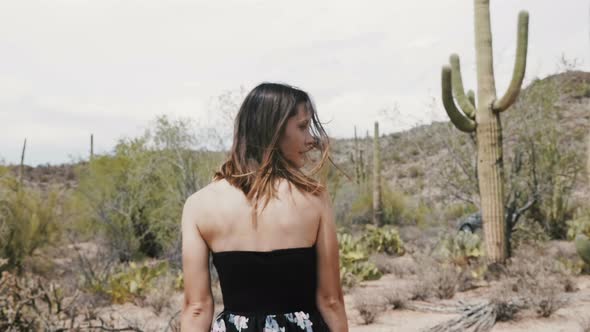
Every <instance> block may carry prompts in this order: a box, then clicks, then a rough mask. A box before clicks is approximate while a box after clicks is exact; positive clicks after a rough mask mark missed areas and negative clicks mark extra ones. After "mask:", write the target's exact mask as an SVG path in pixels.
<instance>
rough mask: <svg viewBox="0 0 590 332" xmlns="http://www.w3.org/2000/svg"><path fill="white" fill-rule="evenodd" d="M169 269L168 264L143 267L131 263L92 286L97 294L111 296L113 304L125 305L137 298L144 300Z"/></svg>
mask: <svg viewBox="0 0 590 332" xmlns="http://www.w3.org/2000/svg"><path fill="white" fill-rule="evenodd" d="M167 269H168V264H167V263H166V262H161V263H158V264H157V265H155V266H149V265H148V264H143V265H141V266H139V265H137V264H136V263H134V262H131V263H130V264H129V266H127V267H125V268H123V269H122V270H121V271H119V272H117V273H115V274H113V275H111V276H109V277H108V278H107V280H106V281H105V282H104V283H95V284H92V285H90V289H91V290H92V291H94V292H97V293H103V294H107V295H109V296H110V298H111V301H112V302H113V303H125V302H129V301H132V300H134V299H136V298H143V297H144V296H145V295H146V294H147V292H148V291H149V290H150V287H152V284H153V282H154V280H155V279H156V278H157V277H159V276H160V275H162V274H163V273H164V272H166V270H167Z"/></svg>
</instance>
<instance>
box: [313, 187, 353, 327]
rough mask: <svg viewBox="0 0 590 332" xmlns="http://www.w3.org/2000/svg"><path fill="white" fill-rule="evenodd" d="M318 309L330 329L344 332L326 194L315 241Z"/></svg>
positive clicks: (333, 231)
mask: <svg viewBox="0 0 590 332" xmlns="http://www.w3.org/2000/svg"><path fill="white" fill-rule="evenodd" d="M316 250H317V257H318V260H317V270H318V289H317V293H316V302H317V305H318V309H319V311H320V313H321V314H322V317H323V318H324V321H325V322H326V323H327V324H328V327H329V328H330V331H331V332H348V320H347V318H346V310H345V308H344V295H343V292H342V286H341V284H340V263H339V254H338V239H337V237H336V223H335V221H334V212H333V209H332V202H331V200H330V195H329V194H328V193H327V192H325V193H324V194H322V196H321V217H320V227H319V230H318V237H317V242H316Z"/></svg>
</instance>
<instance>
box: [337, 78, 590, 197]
mask: <svg viewBox="0 0 590 332" xmlns="http://www.w3.org/2000/svg"><path fill="white" fill-rule="evenodd" d="M440 107H442V105H440ZM543 125H555V128H556V133H557V139H556V141H557V142H558V144H559V149H564V150H567V151H572V152H573V153H575V154H576V155H577V157H578V158H579V159H580V160H582V161H581V163H582V164H584V161H583V160H585V159H586V156H585V154H586V148H585V137H586V136H587V135H589V134H590V73H588V72H580V71H571V72H566V73H562V74H557V75H552V76H549V77H546V78H544V79H542V80H536V81H534V82H532V83H531V84H530V85H529V86H528V87H527V88H526V89H524V90H523V91H522V93H521V95H520V96H519V100H518V102H517V103H516V104H515V105H513V106H512V107H511V108H510V109H508V110H506V111H505V112H503V113H502V126H503V134H504V154H505V156H504V161H505V165H506V167H510V165H509V164H510V161H511V158H512V157H513V153H514V151H512V148H513V145H514V144H515V141H516V139H517V137H519V135H522V134H523V132H524V131H525V130H529V131H531V135H530V136H531V139H532V141H533V142H534V141H535V137H534V133H533V132H534V130H535V129H536V128H540V127H539V126H543ZM552 128H553V127H552ZM544 139H546V137H544ZM359 142H360V143H359V144H360V146H361V148H362V149H363V150H364V159H365V160H368V161H369V165H368V170H369V172H370V171H371V169H372V168H371V167H372V166H371V165H370V163H371V162H372V158H373V157H372V149H373V143H372V139H366V138H362V139H360V140H359ZM380 144H381V156H382V161H383V178H384V179H385V180H386V181H387V183H388V185H389V187H390V188H391V189H392V190H397V191H402V192H404V193H406V194H409V195H412V196H414V197H416V198H419V199H425V200H427V201H431V202H441V203H444V202H448V201H449V200H451V201H452V200H454V199H456V197H452V195H450V194H449V192H450V191H451V190H450V189H452V187H453V186H454V185H456V184H454V183H452V182H453V181H449V180H452V179H448V177H449V176H451V175H452V174H453V173H452V172H451V173H449V172H450V171H449V170H450V169H452V168H454V169H457V168H461V166H460V165H459V164H457V163H456V161H457V160H461V159H462V160H468V161H470V162H471V167H472V168H471V169H469V170H472V171H473V174H475V173H474V172H475V169H474V167H473V166H474V165H475V156H474V153H475V151H474V150H473V148H472V147H473V142H472V139H471V138H470V136H469V135H468V134H465V133H462V132H460V131H459V130H457V129H455V128H454V127H453V126H452V124H450V123H449V122H444V123H433V124H430V125H424V126H420V127H416V128H413V129H411V130H408V131H405V132H400V133H395V134H391V135H384V136H382V137H381V141H380ZM333 150H334V157H335V158H334V159H335V160H336V161H337V162H339V163H340V164H341V165H343V167H344V169H346V170H347V171H348V172H349V174H350V175H351V176H354V168H353V166H352V164H351V162H350V154H351V153H352V152H353V150H354V140H353V139H344V140H337V141H336V142H335V144H334V148H333ZM465 153H471V155H467V156H466V155H465ZM469 159H471V160H469ZM468 166H469V165H467V166H466V168H468ZM581 166H583V165H581ZM582 168H583V167H582ZM461 173H462V172H458V174H461ZM461 175H462V174H461ZM579 178H580V180H579V181H578V182H577V183H576V186H575V188H574V189H575V193H576V194H575V197H577V198H578V199H583V198H584V197H586V198H587V197H588V196H589V195H590V192H588V186H586V183H585V182H586V180H585V179H586V177H585V176H580V177H579ZM474 183H475V182H474ZM457 185H459V184H457Z"/></svg>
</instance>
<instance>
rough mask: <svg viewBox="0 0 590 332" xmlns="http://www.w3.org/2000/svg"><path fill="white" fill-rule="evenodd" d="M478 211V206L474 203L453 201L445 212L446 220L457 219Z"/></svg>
mask: <svg viewBox="0 0 590 332" xmlns="http://www.w3.org/2000/svg"><path fill="white" fill-rule="evenodd" d="M474 212H477V207H476V206H475V205H473V204H466V203H451V204H449V205H448V206H447V207H446V208H445V209H444V212H443V215H444V218H445V220H448V221H451V220H457V219H459V218H461V217H463V216H465V215H468V214H470V213H474Z"/></svg>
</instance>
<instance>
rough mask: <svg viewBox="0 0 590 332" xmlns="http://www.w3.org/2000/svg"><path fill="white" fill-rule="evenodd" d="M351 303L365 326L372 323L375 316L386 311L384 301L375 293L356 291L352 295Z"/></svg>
mask: <svg viewBox="0 0 590 332" xmlns="http://www.w3.org/2000/svg"><path fill="white" fill-rule="evenodd" d="M353 301H354V308H355V309H356V310H357V311H358V313H359V315H360V317H361V321H362V323H363V324H365V325H369V324H372V323H374V322H375V319H376V318H377V316H378V315H379V314H380V313H382V312H384V311H385V310H386V309H387V308H386V303H385V299H384V298H383V297H382V296H381V295H380V294H377V293H375V292H368V291H365V290H358V291H357V292H355V293H354V295H353Z"/></svg>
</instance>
